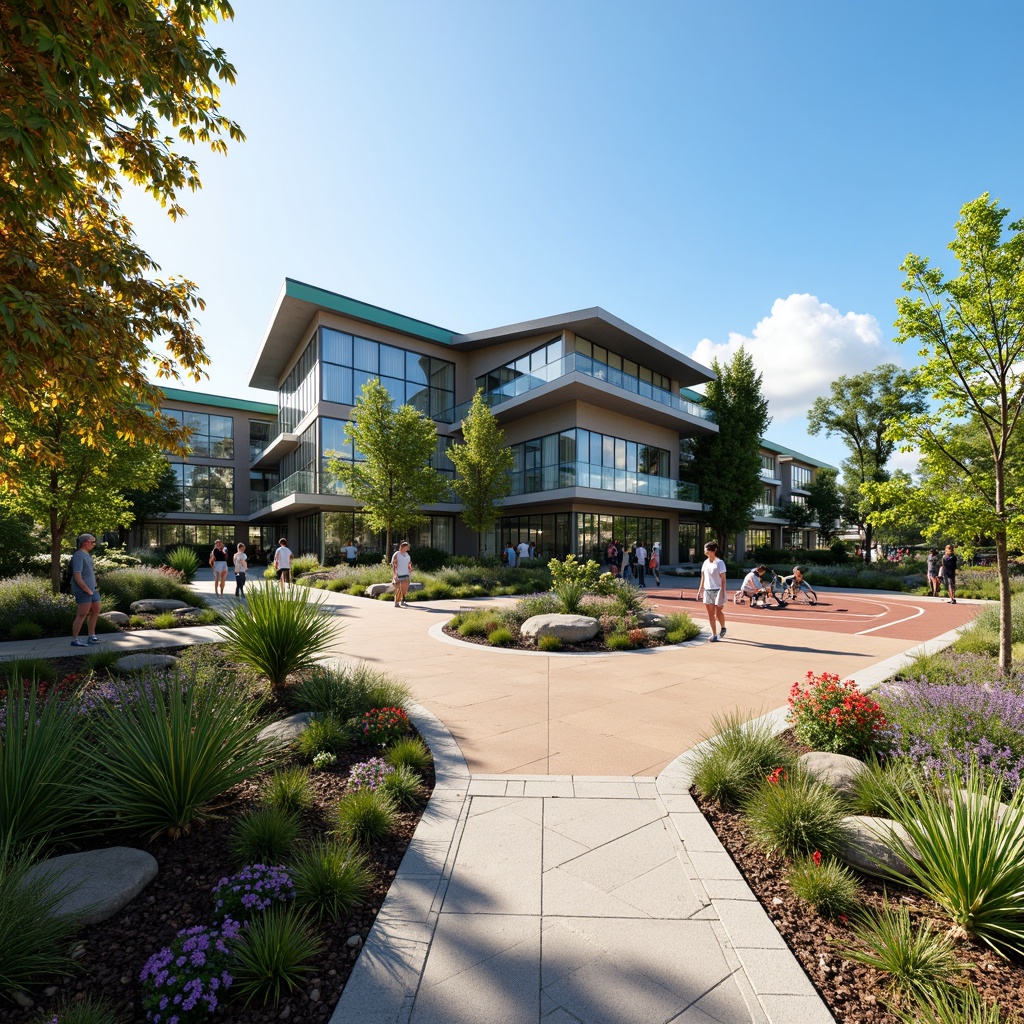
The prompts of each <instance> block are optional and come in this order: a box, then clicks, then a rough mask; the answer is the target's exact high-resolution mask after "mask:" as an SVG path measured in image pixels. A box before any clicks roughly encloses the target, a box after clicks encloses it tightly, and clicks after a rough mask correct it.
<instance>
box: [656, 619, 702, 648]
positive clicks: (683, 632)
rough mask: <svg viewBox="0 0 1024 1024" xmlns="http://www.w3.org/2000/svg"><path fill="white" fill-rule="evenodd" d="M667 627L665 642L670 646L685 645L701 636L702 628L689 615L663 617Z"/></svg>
mask: <svg viewBox="0 0 1024 1024" xmlns="http://www.w3.org/2000/svg"><path fill="white" fill-rule="evenodd" d="M662 621H663V622H664V625H665V631H666V632H665V641H666V643H670V644H684V643H686V641H687V640H693V639H694V638H695V637H698V636H700V626H698V625H697V623H696V622H694V621H693V619H691V618H690V616H689V615H685V614H682V613H674V614H672V615H665V616H663V617H662Z"/></svg>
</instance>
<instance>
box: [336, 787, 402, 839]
mask: <svg viewBox="0 0 1024 1024" xmlns="http://www.w3.org/2000/svg"><path fill="white" fill-rule="evenodd" d="M397 814H398V809H397V808H396V807H395V802H394V801H393V800H392V799H391V797H390V796H388V795H387V794H385V793H381V792H380V791H379V790H374V789H358V790H356V791H354V792H352V793H346V794H345V796H343V797H342V798H341V801H340V802H339V803H338V815H337V820H338V834H339V835H340V836H341V837H342V838H343V839H347V840H350V841H352V842H355V843H359V844H360V845H362V846H369V845H370V844H371V843H376V842H379V841H380V840H381V839H384V838H385V836H387V835H388V834H389V833H390V832H391V830H392V829H393V828H394V827H395V822H396V818H397Z"/></svg>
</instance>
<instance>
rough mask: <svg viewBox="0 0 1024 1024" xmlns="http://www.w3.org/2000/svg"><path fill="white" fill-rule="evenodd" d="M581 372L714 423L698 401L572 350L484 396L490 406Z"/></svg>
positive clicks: (457, 411) (463, 410) (456, 412)
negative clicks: (681, 396)
mask: <svg viewBox="0 0 1024 1024" xmlns="http://www.w3.org/2000/svg"><path fill="white" fill-rule="evenodd" d="M573 373H579V374H583V375H584V376H586V377H592V378H593V379H594V380H600V381H603V382H604V383H605V384H610V385H611V386H612V387H613V388H616V389H617V390H620V391H622V392H623V393H624V394H630V395H636V396H637V397H638V398H642V399H646V400H647V401H649V402H652V403H653V404H655V405H661V406H665V407H666V408H668V409H671V410H672V411H673V412H679V413H683V414H685V415H687V416H693V417H695V418H697V419H701V420H706V421H707V422H708V423H714V422H715V414H714V413H713V412H711V410H710V409H705V408H704V406H702V405H699V404H698V403H696V402H688V401H687V400H686V399H684V398H680V397H679V396H678V395H673V394H672V392H670V391H666V390H665V389H664V388H659V387H655V386H654V385H653V384H649V383H648V382H647V381H642V380H639V379H638V378H636V377H632V376H630V375H629V374H625V373H623V372H622V371H621V370H616V369H614V368H613V367H611V366H608V364H607V363H602V362H599V361H598V360H596V359H592V358H591V357H590V356H585V355H582V354H581V353H579V352H572V353H570V354H569V355H567V356H563V357H562V358H561V359H558V360H556V361H555V362H553V363H548V364H547V366H542V367H540V368H538V369H537V370H533V371H531V372H530V373H528V374H526V373H524V374H523V375H522V376H520V377H516V378H515V379H513V380H510V381H509V382H508V383H507V384H503V385H502V386H501V387H500V388H497V389H495V390H494V391H491V392H489V393H488V394H485V395H484V396H483V399H484V401H485V402H486V403H487V405H488V406H489V407H490V408H492V409H493V408H495V407H496V406H500V405H502V404H504V403H505V402H508V401H511V400H512V399H513V398H519V397H520V396H521V395H525V394H528V393H529V392H531V391H534V390H536V389H537V388H541V387H544V386H545V385H546V384H550V383H551V382H552V381H557V380H560V379H562V378H563V377H568V376H569V375H570V374H573ZM471 404H472V403H471V402H463V403H462V405H457V406H456V407H455V408H454V409H453V410H451V422H452V423H460V422H461V421H462V420H463V418H464V417H465V416H466V414H467V413H468V412H469V407H470V405H471Z"/></svg>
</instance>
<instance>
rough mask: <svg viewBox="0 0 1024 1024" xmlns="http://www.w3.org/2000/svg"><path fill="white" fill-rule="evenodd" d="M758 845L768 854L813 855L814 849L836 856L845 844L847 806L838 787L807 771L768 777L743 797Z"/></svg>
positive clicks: (752, 832) (744, 806)
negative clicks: (839, 794)
mask: <svg viewBox="0 0 1024 1024" xmlns="http://www.w3.org/2000/svg"><path fill="white" fill-rule="evenodd" d="M743 813H744V816H745V817H746V820H747V825H748V827H749V829H750V836H751V839H752V840H753V842H754V843H755V845H757V846H758V847H760V848H761V849H762V850H763V851H764V852H765V853H766V854H767V855H768V856H770V857H771V856H775V855H781V856H783V857H800V856H810V855H811V854H813V853H814V851H815V850H817V851H819V852H820V853H821V854H822V856H825V857H835V856H836V855H837V854H838V853H839V851H840V849H841V848H842V847H843V844H844V841H845V839H846V829H845V826H844V825H843V818H844V817H845V816H846V809H845V807H843V805H842V802H841V800H840V798H839V797H838V796H837V795H836V792H835V790H833V789H830V788H829V787H827V786H823V785H822V784H821V783H820V782H817V781H816V780H815V779H813V778H812V777H811V776H809V775H807V774H806V773H805V772H801V771H792V772H789V773H788V776H787V777H785V778H783V777H778V778H777V781H776V782H772V781H770V780H768V779H766V780H765V781H764V782H763V783H762V784H761V785H760V786H758V788H757V789H755V790H754V791H753V792H752V793H750V794H749V795H748V796H747V797H746V799H745V800H744V801H743Z"/></svg>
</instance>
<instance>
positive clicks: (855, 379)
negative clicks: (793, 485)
mask: <svg viewBox="0 0 1024 1024" xmlns="http://www.w3.org/2000/svg"><path fill="white" fill-rule="evenodd" d="M923 409H924V400H923V397H922V392H921V388H920V386H919V385H918V384H917V383H916V382H915V380H914V379H913V378H912V377H911V375H910V374H908V373H907V372H906V371H904V370H901V369H900V368H899V367H898V366H896V365H895V364H893V363H884V364H882V365H881V366H877V367H875V369H873V370H869V371H867V372H865V373H858V374H854V375H853V376H845V375H844V376H841V377H839V378H838V379H836V380H834V381H833V382H832V387H831V389H830V392H829V394H828V395H827V396H822V397H819V398H816V399H815V400H814V404H813V405H812V406H811V409H810V411H809V412H808V414H807V430H808V433H811V434H815V435H816V434H819V433H821V432H822V431H824V432H825V435H826V437H833V436H836V437H839V438H840V439H841V440H842V441H843V442H844V443H845V444H846V447H847V448H848V449H849V450H850V457H849V458H848V459H844V460H843V463H842V470H843V484H842V488H841V490H840V494H841V495H842V498H843V508H844V511H843V517H844V518H845V519H846V520H847V521H848V522H851V523H856V524H857V526H858V527H859V528H860V529H861V530H862V531H863V533H864V548H865V557H870V552H871V543H872V534H873V525H872V522H871V513H872V512H875V511H877V509H878V503H877V501H876V500H875V499H874V498H873V497H872V492H870V491H864V490H862V488H863V486H864V485H865V484H868V483H882V482H883V481H885V480H888V479H889V476H890V474H889V470H888V469H887V465H888V462H889V459H890V458H891V457H892V454H893V452H894V451H895V450H896V442H895V441H894V440H893V439H892V438H891V437H889V436H888V434H887V431H888V430H889V427H890V426H891V425H892V424H893V423H894V422H895V421H896V420H897V419H899V418H900V417H903V416H912V415H916V414H918V413H920V412H922V411H923Z"/></svg>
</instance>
